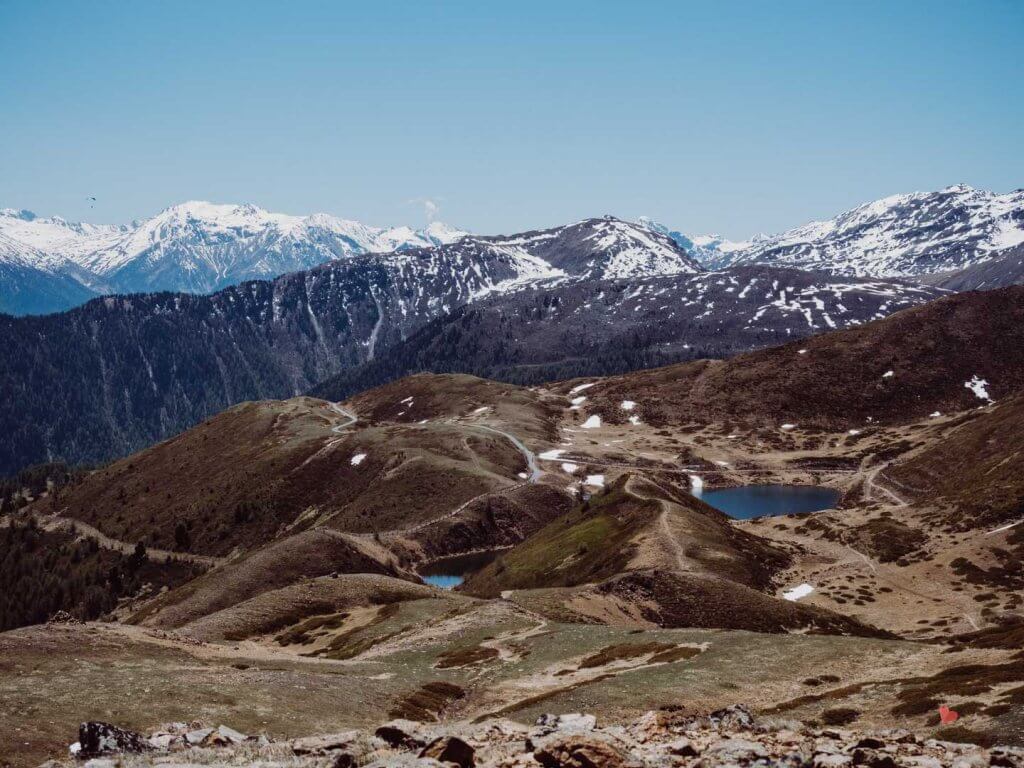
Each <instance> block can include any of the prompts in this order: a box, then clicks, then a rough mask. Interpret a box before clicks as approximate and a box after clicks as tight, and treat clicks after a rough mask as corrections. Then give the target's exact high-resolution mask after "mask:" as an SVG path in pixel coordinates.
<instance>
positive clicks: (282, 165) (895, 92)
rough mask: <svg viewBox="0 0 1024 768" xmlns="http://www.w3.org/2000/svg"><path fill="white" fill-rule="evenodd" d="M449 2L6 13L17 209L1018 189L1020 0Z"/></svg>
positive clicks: (837, 207) (613, 209)
mask: <svg viewBox="0 0 1024 768" xmlns="http://www.w3.org/2000/svg"><path fill="white" fill-rule="evenodd" d="M371 5H373V6H374V7H370V6H371ZM431 5H432V4H427V3H413V2H395V3H377V4H366V3H361V4H355V3H351V4H349V3H345V4H342V3H327V2H292V3H288V4H280V3H270V2H258V1H257V0H247V1H246V2H226V1H225V2H217V3H200V2H174V3H146V4H132V5H129V4H115V3H96V2H66V3H52V2H25V1H23V0H7V1H6V2H3V3H0V71H2V72H3V73H4V77H3V78H0V105H2V106H0V207H7V206H9V207H18V208H22V207H23V208H29V209H31V210H34V211H36V212H37V213H39V214H40V215H61V216H63V217H65V218H68V219H73V220H85V221H93V222H122V221H128V220H131V219H133V218H136V217H143V216H149V215H152V214H153V213H155V212H157V211H158V210H160V209H162V208H164V207H166V206H168V205H171V204H174V203H177V202H181V201H184V200H189V199H207V200H214V201H220V202H252V203H255V204H258V205H260V206H263V207H265V208H268V209H270V210H275V211H283V212H288V213H313V212H317V211H323V212H327V213H331V214H335V215H338V216H344V217H346V218H352V219H357V220H360V221H364V222H366V223H369V224H376V225H385V224H397V223H409V224H413V225H422V224H424V223H425V222H426V220H427V219H429V218H437V219H440V220H444V221H447V222H450V223H452V224H455V225H458V226H460V227H462V228H465V229H470V230H473V231H476V232H511V231H517V230H523V229H528V228H533V227H539V226H547V225H554V224H559V223H564V222H566V221H569V220H573V219H578V218H582V217H585V216H592V215H599V214H603V213H614V214H615V215H618V216H622V217H626V218H634V217H636V216H640V215H647V216H651V217H652V218H655V219H657V220H659V221H662V222H664V223H665V224H668V225H670V226H672V227H674V228H679V229H682V230H683V231H687V232H691V233H697V232H709V231H715V232H721V233H723V234H725V235H727V236H730V237H734V238H740V237H747V236H750V235H751V234H754V233H755V232H758V231H769V232H773V231H780V230H783V229H786V228H788V227H791V226H795V225H798V224H802V223H804V222H806V221H809V220H812V219H816V218H823V217H829V216H831V215H834V214H835V213H837V212H838V211H841V210H844V209H847V208H850V207H852V206H854V205H856V204H859V203H861V202H864V201H867V200H872V199H876V198H879V197H883V196H886V195H889V194H894V193H898V192H911V191H915V190H932V189H939V188H942V187H945V186H948V185H950V184H954V183H961V182H962V183H967V184H970V185H972V186H975V187H979V188H986V189H992V190H994V191H999V192H1005V191H1009V190H1011V189H1014V188H1018V187H1021V186H1024V153H1022V152H1021V151H1020V150H1021V138H1022V133H1021V125H1024V65H1022V57H1021V56H1020V40H1021V36H1022V33H1024V4H1021V3H1018V2H1014V1H1013V0H988V1H986V2H963V3H951V4H943V5H938V4H935V3H930V2H910V1H909V0H908V1H907V2H900V3H891V2H864V3H856V4H849V3H846V4H840V3H824V4H823V3H811V2H782V3H774V4H769V3H759V2H736V3H722V2H708V3H675V2H652V3H646V4H635V3H634V4H625V3H604V2H572V3H550V2H519V3H515V4H505V5H504V6H502V7H492V6H493V5H494V4H483V3H471V2H451V3H445V4H444V5H443V7H429V6H431ZM93 197H95V198H96V200H95V201H91V200H90V199H89V198H93Z"/></svg>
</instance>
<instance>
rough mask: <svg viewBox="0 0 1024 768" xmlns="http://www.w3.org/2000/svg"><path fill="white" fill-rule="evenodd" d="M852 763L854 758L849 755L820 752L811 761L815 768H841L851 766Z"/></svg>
mask: <svg viewBox="0 0 1024 768" xmlns="http://www.w3.org/2000/svg"><path fill="white" fill-rule="evenodd" d="M852 762H853V758H852V757H850V756H849V755H840V754H833V753H826V752H819V753H818V754H816V755H815V756H814V759H813V760H812V761H811V763H812V764H813V765H814V766H815V768H841V766H844V765H850V764H851V763H852Z"/></svg>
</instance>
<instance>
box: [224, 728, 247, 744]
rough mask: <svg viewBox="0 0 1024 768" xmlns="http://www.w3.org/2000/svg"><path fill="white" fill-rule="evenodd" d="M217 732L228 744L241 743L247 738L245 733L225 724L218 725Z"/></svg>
mask: <svg viewBox="0 0 1024 768" xmlns="http://www.w3.org/2000/svg"><path fill="white" fill-rule="evenodd" d="M217 734H218V735H219V736H220V737H221V738H222V739H224V740H225V741H226V742H227V743H229V744H241V743H242V742H245V741H248V740H249V737H248V736H246V735H245V734H243V733H239V732H238V731H236V730H234V729H233V728H228V727H227V726H226V725H222V726H219V727H218V728H217Z"/></svg>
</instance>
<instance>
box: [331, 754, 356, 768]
mask: <svg viewBox="0 0 1024 768" xmlns="http://www.w3.org/2000/svg"><path fill="white" fill-rule="evenodd" d="M356 765H357V763H356V759H355V758H354V757H352V755H350V754H349V753H348V752H342V753H341V754H340V755H338V756H337V757H335V758H334V762H333V763H331V768H356Z"/></svg>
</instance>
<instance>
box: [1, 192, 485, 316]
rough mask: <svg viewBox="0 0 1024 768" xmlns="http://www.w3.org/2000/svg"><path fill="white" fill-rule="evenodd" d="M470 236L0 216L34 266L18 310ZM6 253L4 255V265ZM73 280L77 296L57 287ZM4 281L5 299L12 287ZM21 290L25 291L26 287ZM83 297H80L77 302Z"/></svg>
mask: <svg viewBox="0 0 1024 768" xmlns="http://www.w3.org/2000/svg"><path fill="white" fill-rule="evenodd" d="M464 234H465V233H464V232H461V231H459V230H456V229H454V228H452V227H449V226H447V225H445V224H441V223H433V224H431V225H430V226H429V227H427V228H426V229H424V230H413V229H411V228H409V227H395V228H391V229H381V228H377V227H370V226H367V225H365V224H360V223H359V222H355V221H347V220H345V219H339V218H336V217H334V216H328V215H326V214H314V215H312V216H289V215H286V214H278V213H271V212H269V211H265V210H263V209H261V208H258V207H256V206H253V205H217V204H213V203H206V202H195V201H193V202H188V203H183V204H181V205H175V206H172V207H170V208H167V209H166V210H164V211H161V212H160V213H158V214H157V215H156V216H153V217H152V218H149V219H146V220H143V221H136V222H133V223H132V224H131V225H125V226H105V225H100V226H97V225H91V224H80V223H72V222H67V221H65V220H63V219H61V218H59V217H53V218H40V217H37V216H36V215H35V214H33V213H31V212H30V211H15V210H13V209H3V210H0V236H2V237H4V238H6V239H7V241H8V244H9V245H10V249H5V250H7V251H11V252H12V254H13V255H17V256H19V257H20V260H21V261H23V262H26V263H27V264H28V265H29V266H31V267H34V268H35V269H36V270H38V271H39V272H40V273H41V274H40V275H37V278H36V279H37V282H38V283H39V285H38V287H36V288H35V289H34V292H33V294H32V295H33V300H32V301H29V300H28V299H27V298H23V299H22V300H21V301H19V302H17V303H16V302H14V301H7V302H5V304H6V306H8V307H10V309H9V310H8V311H12V310H18V311H12V312H11V313H12V314H41V313H42V312H54V311H59V310H62V309H67V308H69V307H71V306H74V305H76V304H80V303H82V301H83V300H84V298H78V297H79V295H80V296H82V297H85V298H89V297H92V296H95V295H98V294H106V293H138V292H143V291H187V292H191V293H209V292H212V291H215V290H218V289H220V288H224V287H226V286H229V285H234V284H237V283H241V282H243V281H245V280H254V279H267V278H273V277H276V276H278V275H282V274H285V273H286V272H295V271H298V270H302V269H309V268H310V267H314V266H316V265H318V264H322V263H324V262H326V261H330V260H332V259H337V258H343V257H348V256H353V255H359V254H363V253H370V252H389V251H395V250H404V249H407V248H414V247H430V246H436V245H444V244H447V243H450V242H453V241H455V240H457V239H458V238H459V237H461V236H462V235H464ZM10 258H12V257H5V251H0V263H2V262H7V261H8V260H10ZM68 280H71V281H74V282H76V283H78V284H79V286H80V288H79V291H78V293H77V294H66V293H60V292H58V291H57V288H58V287H59V286H60V285H62V284H63V283H65V282H66V281H68ZM13 290H14V288H13V284H10V283H7V282H5V283H3V284H0V295H4V296H6V295H7V294H8V291H13ZM20 292H21V293H22V294H25V293H26V292H27V288H26V287H22V288H21V289H20ZM76 299H77V300H76Z"/></svg>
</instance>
